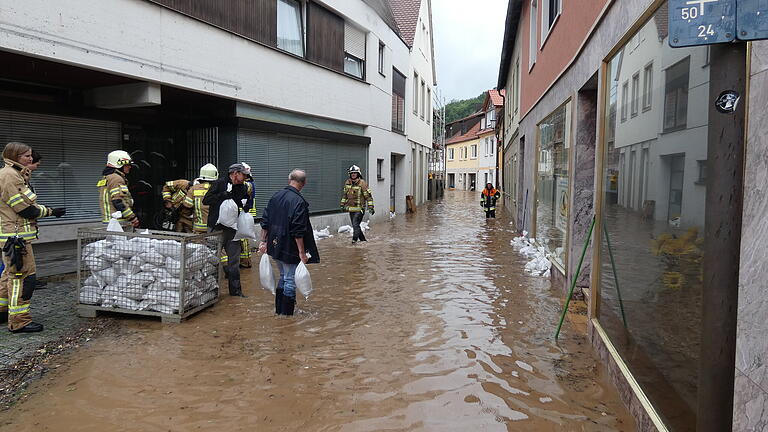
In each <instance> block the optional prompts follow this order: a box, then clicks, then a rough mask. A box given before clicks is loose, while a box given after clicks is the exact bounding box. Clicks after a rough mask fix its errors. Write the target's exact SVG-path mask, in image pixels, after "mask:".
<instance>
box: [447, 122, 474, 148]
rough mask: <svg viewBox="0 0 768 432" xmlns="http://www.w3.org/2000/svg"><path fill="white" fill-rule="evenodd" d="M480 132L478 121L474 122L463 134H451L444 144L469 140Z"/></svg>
mask: <svg viewBox="0 0 768 432" xmlns="http://www.w3.org/2000/svg"><path fill="white" fill-rule="evenodd" d="M478 132H480V122H477V123H475V124H474V125H473V126H472V127H471V128H469V130H468V131H467V133H465V134H456V135H454V136H452V137H451V138H450V139H448V140H446V141H445V144H446V145H448V144H456V143H460V142H464V141H469V140H473V139H475V138H477V133H478Z"/></svg>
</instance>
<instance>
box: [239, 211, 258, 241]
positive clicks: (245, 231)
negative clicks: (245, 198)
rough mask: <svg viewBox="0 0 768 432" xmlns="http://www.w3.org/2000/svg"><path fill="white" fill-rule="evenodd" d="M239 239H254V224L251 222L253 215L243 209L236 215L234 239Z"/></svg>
mask: <svg viewBox="0 0 768 432" xmlns="http://www.w3.org/2000/svg"><path fill="white" fill-rule="evenodd" d="M241 239H251V240H256V224H255V223H254V222H253V216H252V215H251V214H250V213H248V212H245V211H244V212H242V213H240V216H238V217H237V233H235V238H234V240H241Z"/></svg>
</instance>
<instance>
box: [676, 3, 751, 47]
mask: <svg viewBox="0 0 768 432" xmlns="http://www.w3.org/2000/svg"><path fill="white" fill-rule="evenodd" d="M756 2H760V3H764V0H756ZM735 38H736V0H669V46H671V47H672V48H679V47H686V46H696V45H711V44H716V43H723V42H731V41H733V40H734V39H735Z"/></svg>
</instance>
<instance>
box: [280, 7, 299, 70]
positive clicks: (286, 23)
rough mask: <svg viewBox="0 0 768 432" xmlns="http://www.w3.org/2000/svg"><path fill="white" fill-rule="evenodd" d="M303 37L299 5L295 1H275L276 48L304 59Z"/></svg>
mask: <svg viewBox="0 0 768 432" xmlns="http://www.w3.org/2000/svg"><path fill="white" fill-rule="evenodd" d="M303 35H304V30H303V26H302V24H301V4H300V3H299V2H298V1H296V0H277V47H278V48H280V49H281V50H283V51H288V52H289V53H291V54H296V55H297V56H301V57H304V37H303Z"/></svg>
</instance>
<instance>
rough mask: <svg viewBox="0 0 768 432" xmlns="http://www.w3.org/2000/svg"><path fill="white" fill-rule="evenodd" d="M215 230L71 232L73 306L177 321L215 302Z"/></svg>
mask: <svg viewBox="0 0 768 432" xmlns="http://www.w3.org/2000/svg"><path fill="white" fill-rule="evenodd" d="M220 251H221V234H219V233H206V234H183V233H175V232H168V231H148V232H144V233H138V232H137V233H128V232H111V231H106V230H105V229H93V228H81V229H79V230H78V234H77V311H78V314H79V315H80V316H83V317H95V316H96V315H97V314H99V313H100V312H118V313H123V314H130V315H144V316H157V317H160V318H161V320H162V322H164V323H178V322H181V321H182V320H184V319H185V318H187V317H189V316H191V315H193V314H195V313H197V312H199V311H201V310H203V309H205V308H207V307H209V306H212V305H213V304H215V303H216V302H217V301H218V299H219V286H220V283H221V281H222V269H221V258H220Z"/></svg>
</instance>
